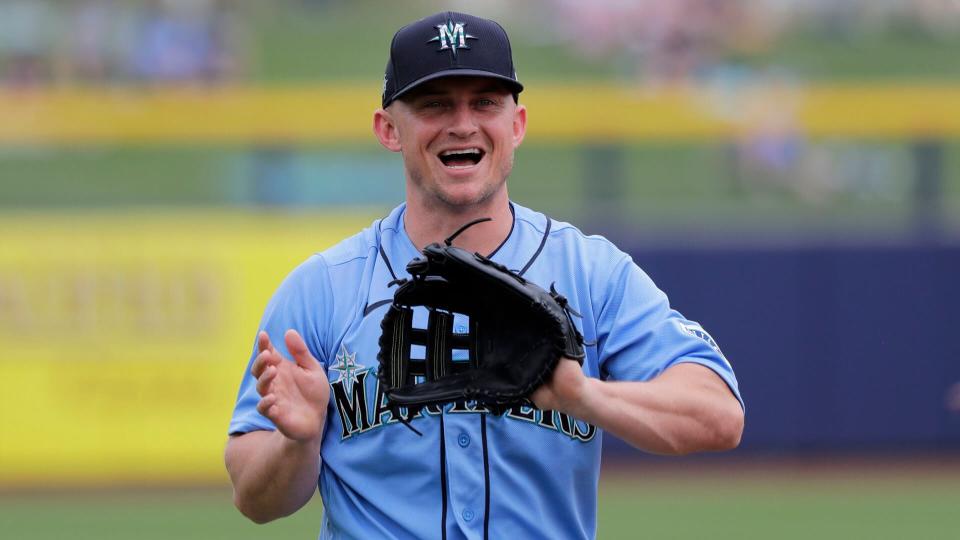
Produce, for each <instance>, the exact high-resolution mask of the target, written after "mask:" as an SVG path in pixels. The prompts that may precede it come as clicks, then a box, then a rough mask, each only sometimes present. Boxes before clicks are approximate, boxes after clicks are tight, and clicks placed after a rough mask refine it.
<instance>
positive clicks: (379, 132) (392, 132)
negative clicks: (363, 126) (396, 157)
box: [373, 109, 400, 152]
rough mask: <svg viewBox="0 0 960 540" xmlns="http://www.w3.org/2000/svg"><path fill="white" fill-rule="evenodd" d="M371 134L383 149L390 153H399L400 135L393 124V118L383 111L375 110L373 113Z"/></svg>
mask: <svg viewBox="0 0 960 540" xmlns="http://www.w3.org/2000/svg"><path fill="white" fill-rule="evenodd" d="M373 134H374V135H376V136H377V140H378V141H380V144H381V145H383V147H384V148H386V149H387V150H390V151H391V152H399V151H400V133H398V132H397V126H396V124H395V123H394V119H393V116H392V115H391V114H390V112H389V111H387V110H385V109H377V110H376V111H374V113H373Z"/></svg>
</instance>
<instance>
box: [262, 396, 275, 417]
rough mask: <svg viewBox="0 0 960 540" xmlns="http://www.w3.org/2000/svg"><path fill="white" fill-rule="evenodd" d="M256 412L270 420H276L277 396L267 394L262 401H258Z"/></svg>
mask: <svg viewBox="0 0 960 540" xmlns="http://www.w3.org/2000/svg"><path fill="white" fill-rule="evenodd" d="M271 409H272V410H271ZM257 412H259V413H260V414H262V415H264V416H266V417H267V418H269V419H270V420H273V419H274V418H276V413H277V396H276V395H275V394H267V395H265V396H263V399H261V400H260V403H257Z"/></svg>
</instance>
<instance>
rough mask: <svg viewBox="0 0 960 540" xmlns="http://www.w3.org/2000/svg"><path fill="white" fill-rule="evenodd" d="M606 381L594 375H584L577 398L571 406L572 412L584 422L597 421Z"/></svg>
mask: <svg viewBox="0 0 960 540" xmlns="http://www.w3.org/2000/svg"><path fill="white" fill-rule="evenodd" d="M605 384H606V383H604V382H603V381H601V380H600V379H595V378H593V377H584V378H583V383H582V385H581V386H580V389H579V392H578V395H577V399H576V400H575V402H574V403H573V404H571V407H570V411H569V412H570V414H571V415H572V416H573V417H574V418H576V419H578V420H583V421H584V422H589V423H591V424H593V423H595V422H594V419H595V418H597V417H598V416H599V411H600V409H601V406H602V399H603V396H604V393H603V386H604V385H605Z"/></svg>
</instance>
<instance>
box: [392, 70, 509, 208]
mask: <svg viewBox="0 0 960 540" xmlns="http://www.w3.org/2000/svg"><path fill="white" fill-rule="evenodd" d="M526 118H527V116H526V109H525V108H524V107H523V106H522V105H517V103H516V102H515V101H514V99H513V96H512V95H511V94H510V91H509V90H508V89H507V88H506V87H505V86H504V85H502V84H501V83H499V82H498V81H496V80H495V79H491V78H484V77H446V78H442V79H437V80H435V81H430V82H428V83H424V84H423V85H421V86H420V87H418V88H417V89H415V90H413V91H411V92H410V93H409V94H407V95H406V96H404V97H403V98H401V99H400V100H398V101H395V102H394V103H392V104H391V105H390V106H389V107H388V108H387V109H386V110H383V109H381V110H378V111H377V112H376V113H375V114H374V132H375V133H376V134H377V138H378V139H379V140H380V143H381V144H382V145H383V146H385V147H386V148H388V149H390V150H392V151H394V152H401V153H402V155H403V163H404V168H405V169H406V174H407V199H408V203H418V202H419V203H422V204H421V205H422V206H425V207H436V206H437V205H438V204H441V205H443V206H446V207H448V208H449V209H463V208H466V207H475V206H479V205H483V204H484V203H487V202H489V201H491V200H493V199H494V198H495V197H496V196H498V195H499V196H501V198H502V199H503V202H504V203H506V200H507V199H506V180H507V177H508V176H509V175H510V171H511V170H512V169H513V152H514V149H516V147H517V146H519V145H520V143H521V142H522V141H523V136H524V134H525V132H526Z"/></svg>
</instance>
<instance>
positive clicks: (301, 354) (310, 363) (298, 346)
mask: <svg viewBox="0 0 960 540" xmlns="http://www.w3.org/2000/svg"><path fill="white" fill-rule="evenodd" d="M283 340H284V342H285V343H286V344H287V351H288V352H289V353H290V356H293V360H294V361H295V362H296V363H297V365H298V366H300V367H302V368H304V369H308V370H311V371H312V370H315V369H317V368H319V367H320V363H319V362H317V359H316V358H314V357H313V355H312V354H310V349H307V344H306V343H304V341H303V338H302V337H300V334H299V333H297V331H296V330H294V329H292V328H291V329H290V330H287V333H286V334H284V335H283Z"/></svg>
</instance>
